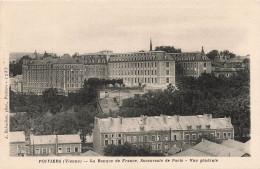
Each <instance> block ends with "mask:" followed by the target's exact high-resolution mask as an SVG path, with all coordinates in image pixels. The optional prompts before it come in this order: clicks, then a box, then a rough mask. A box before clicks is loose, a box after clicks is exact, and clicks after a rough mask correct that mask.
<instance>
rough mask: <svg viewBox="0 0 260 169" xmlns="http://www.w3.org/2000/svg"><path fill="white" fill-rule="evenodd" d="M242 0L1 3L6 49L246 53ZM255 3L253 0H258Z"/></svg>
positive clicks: (247, 9) (247, 13)
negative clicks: (166, 49) (169, 48)
mask: <svg viewBox="0 0 260 169" xmlns="http://www.w3.org/2000/svg"><path fill="white" fill-rule="evenodd" d="M254 5H255V4H254V3H249V4H247V3H246V1H221V0H220V1H206V0H193V1H187V0H182V1H166V0H160V1H159V0H158V1H155V0H151V1H148V0H143V1H134V0H132V1H109V2H107V1H101V0H99V1H98V0H96V1H93V0H92V1H37V2H25V1H23V2H5V3H2V5H1V6H2V8H0V10H1V9H2V16H4V20H3V21H2V23H4V28H5V29H6V31H5V33H6V34H7V35H6V37H8V38H7V43H8V47H9V49H8V50H9V51H10V52H34V51H35V50H36V51H37V52H40V53H43V52H44V51H47V52H53V53H57V54H58V55H62V54H64V53H69V54H71V55H72V54H74V53H75V52H78V53H80V54H83V53H89V52H98V51H101V50H112V51H114V52H135V51H139V50H149V43H150V37H151V38H152V41H153V48H155V47H156V46H166V45H167V46H174V47H176V48H181V49H182V51H183V52H190V51H201V47H202V46H204V50H205V52H206V53H208V52H209V51H211V50H213V49H217V50H219V51H221V50H225V49H227V50H229V51H231V52H233V53H235V54H237V55H247V54H250V49H249V48H248V44H249V43H250V37H251V36H252V35H251V34H250V31H251V28H250V26H249V25H250V22H251V20H250V17H251V16H252V12H251V11H252V9H253V7H254ZM258 5H259V3H258Z"/></svg>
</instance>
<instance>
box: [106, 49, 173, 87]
mask: <svg viewBox="0 0 260 169" xmlns="http://www.w3.org/2000/svg"><path fill="white" fill-rule="evenodd" d="M108 72H109V74H108V77H109V78H110V79H123V81H124V83H125V84H126V85H139V84H146V85H147V86H158V85H164V86H166V84H169V83H172V84H175V61H174V59H173V58H172V57H170V56H169V55H168V54H167V53H165V52H162V51H149V52H136V53H118V54H111V55H110V58H109V62H108Z"/></svg>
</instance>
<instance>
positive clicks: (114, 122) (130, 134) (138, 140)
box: [93, 114, 234, 154]
mask: <svg viewBox="0 0 260 169" xmlns="http://www.w3.org/2000/svg"><path fill="white" fill-rule="evenodd" d="M93 135H94V138H93V148H94V151H95V152H97V153H100V154H103V150H104V148H105V147H106V146H108V145H111V144H112V145H122V144H124V143H125V142H129V143H130V144H132V146H133V147H140V148H141V147H149V148H150V149H151V151H153V152H159V153H167V151H168V150H169V149H170V148H171V147H172V146H176V145H177V146H180V145H182V144H186V145H195V144H196V142H197V141H198V140H199V139H200V138H201V137H203V136H204V135H208V136H212V137H214V138H215V139H218V140H224V139H228V138H229V139H233V138H234V128H233V126H232V124H231V120H230V118H212V116H211V115H210V114H205V115H198V116H178V115H175V116H165V115H161V116H151V117H147V116H141V117H134V118H122V117H118V118H111V117H109V118H105V119H99V118H95V122H94V130H93Z"/></svg>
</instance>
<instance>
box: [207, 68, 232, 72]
mask: <svg viewBox="0 0 260 169" xmlns="http://www.w3.org/2000/svg"><path fill="white" fill-rule="evenodd" d="M212 71H214V72H236V68H228V67H226V68H225V67H223V68H215V69H214V70H212Z"/></svg>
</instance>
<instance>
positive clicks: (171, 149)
mask: <svg viewBox="0 0 260 169" xmlns="http://www.w3.org/2000/svg"><path fill="white" fill-rule="evenodd" d="M180 151H181V148H179V147H177V146H176V147H174V146H172V147H171V148H170V150H169V151H168V154H172V155H173V154H176V153H178V152H180Z"/></svg>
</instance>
